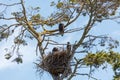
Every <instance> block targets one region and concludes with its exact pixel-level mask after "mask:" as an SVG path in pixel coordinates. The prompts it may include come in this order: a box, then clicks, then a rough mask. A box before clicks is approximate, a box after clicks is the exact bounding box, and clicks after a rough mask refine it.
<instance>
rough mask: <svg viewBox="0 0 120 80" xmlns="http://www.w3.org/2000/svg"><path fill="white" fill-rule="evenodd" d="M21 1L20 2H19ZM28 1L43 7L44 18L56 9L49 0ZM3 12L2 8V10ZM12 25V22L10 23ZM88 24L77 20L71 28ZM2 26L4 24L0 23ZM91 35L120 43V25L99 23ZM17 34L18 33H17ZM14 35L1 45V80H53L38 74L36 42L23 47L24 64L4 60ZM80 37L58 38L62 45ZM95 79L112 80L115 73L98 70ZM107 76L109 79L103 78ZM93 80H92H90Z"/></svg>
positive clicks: (5, 1)
mask: <svg viewBox="0 0 120 80" xmlns="http://www.w3.org/2000/svg"><path fill="white" fill-rule="evenodd" d="M14 1H16V0H0V3H2V2H4V3H11V2H14ZM18 1H19V0H18ZM25 1H26V6H37V5H39V6H41V12H40V13H41V15H43V16H45V17H46V16H49V13H51V11H54V8H52V9H50V7H49V2H50V1H49V0H44V1H43V0H36V2H35V3H34V4H33V2H32V0H25ZM17 9H18V8H17V7H12V8H11V9H9V10H10V11H16V10H17ZM0 10H1V8H0ZM9 23H11V22H9ZM85 23H86V20H85V19H83V20H77V21H76V22H75V23H73V24H72V25H70V27H77V26H81V25H84V24H85ZM0 24H2V22H0ZM90 33H91V34H96V35H102V34H107V35H109V36H111V37H113V38H114V39H117V40H119V41H120V24H118V23H116V22H115V21H112V20H107V21H103V22H102V23H98V24H97V25H96V27H95V28H93V29H92V30H91V31H90ZM16 34H17V33H16ZM16 34H14V35H13V36H11V37H10V39H9V40H8V41H7V42H6V41H2V42H1V43H0V80H52V78H51V75H49V74H47V73H45V74H44V75H43V76H42V77H41V78H40V76H39V74H38V73H36V69H35V68H36V67H35V64H33V62H35V61H36V59H37V58H38V57H37V56H36V55H35V47H34V46H35V45H36V42H34V41H29V45H28V46H26V47H21V49H20V52H21V53H23V54H24V56H23V61H24V62H23V64H16V63H14V62H11V60H6V59H4V55H3V54H4V53H5V50H4V48H6V47H8V48H10V46H11V45H12V44H11V43H12V39H13V38H14V37H15V36H16ZM76 35H78V34H77V33H74V34H72V35H71V34H67V35H64V37H61V38H59V37H57V39H58V40H59V41H61V43H63V42H67V41H70V40H71V39H72V40H73V42H74V41H75V38H74V37H75V36H76ZM115 51H117V52H120V48H117V49H115ZM79 71H88V69H80V70H79ZM94 75H95V76H94V77H96V78H98V79H99V80H112V75H113V72H112V70H111V67H110V66H108V69H106V70H105V71H102V70H101V69H98V70H96V72H95V73H94ZM104 75H106V76H107V77H103V76H104ZM79 78H80V79H84V80H88V78H87V77H85V76H80V77H79V76H78V77H75V78H73V79H72V80H79ZM90 80H92V79H90Z"/></svg>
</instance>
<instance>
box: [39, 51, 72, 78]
mask: <svg viewBox="0 0 120 80" xmlns="http://www.w3.org/2000/svg"><path fill="white" fill-rule="evenodd" d="M70 54H71V53H70V51H68V50H62V51H55V52H50V53H49V54H48V55H47V56H46V57H44V59H43V60H42V61H41V62H40V63H39V67H40V68H41V69H43V70H45V71H47V72H49V73H50V74H51V75H55V76H59V75H63V76H64V77H67V76H68V75H69V74H70V73H71V67H70V61H71V55H70Z"/></svg>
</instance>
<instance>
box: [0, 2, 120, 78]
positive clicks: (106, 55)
mask: <svg viewBox="0 0 120 80" xmlns="http://www.w3.org/2000/svg"><path fill="white" fill-rule="evenodd" d="M119 5H120V1H119V0H58V1H52V2H51V4H50V6H51V7H54V8H55V11H56V12H53V13H51V14H50V15H49V16H48V17H47V18H45V17H43V16H42V15H41V14H40V13H39V12H40V7H39V6H36V7H31V8H30V9H29V10H28V7H27V6H26V5H25V1H24V0H19V1H18V2H17V1H16V2H15V3H10V4H4V3H0V6H3V7H4V10H3V11H1V12H0V21H4V22H5V24H1V26H0V40H1V41H2V40H5V39H8V38H9V37H10V36H11V35H12V34H15V33H16V31H17V30H16V29H19V31H20V33H19V34H17V36H16V37H15V38H14V39H13V41H14V46H13V48H12V49H11V51H10V52H9V53H7V54H6V55H5V58H6V59H8V60H9V59H10V58H11V57H12V56H14V55H13V54H14V53H15V51H16V54H17V55H18V57H16V58H15V59H14V60H13V61H15V62H17V63H22V62H23V61H22V55H21V54H20V53H19V49H20V46H21V45H23V46H27V44H28V39H31V40H36V41H37V45H36V55H37V56H40V61H39V63H35V64H36V66H37V69H38V71H42V70H43V71H47V72H49V73H50V74H51V76H52V77H53V79H54V80H63V79H64V78H66V77H67V80H71V79H72V78H73V77H74V76H76V75H86V76H88V77H89V78H93V77H92V75H91V73H92V71H93V70H94V69H96V68H99V67H100V66H103V69H104V68H105V67H106V66H104V64H106V63H107V64H111V66H112V67H113V71H114V72H115V75H114V80H119V79H120V72H119V69H120V66H119V64H120V62H119V61H120V54H119V53H117V52H114V51H112V49H113V48H117V47H118V44H119V42H118V41H117V40H113V39H112V38H111V37H108V36H106V35H93V34H90V33H89V32H90V31H91V29H92V28H93V27H95V25H96V24H98V23H101V22H102V21H103V20H115V19H119V18H120V16H119V14H116V13H117V12H119V10H118V8H119ZM14 6H15V7H16V6H17V7H19V8H20V10H18V11H14V12H8V14H7V15H9V16H7V15H6V13H5V12H7V10H8V8H11V7H14ZM80 17H83V18H86V19H87V21H88V22H87V23H86V25H84V26H81V27H79V26H78V27H77V28H74V27H73V28H72V29H71V28H69V27H70V25H71V24H72V23H74V22H75V21H77V19H81V18H80ZM11 21H13V22H14V23H7V22H11ZM55 26H62V28H58V27H55ZM61 30H62V31H61ZM74 32H77V33H79V34H80V35H76V36H77V38H76V40H75V41H74V42H73V40H71V41H69V42H67V43H66V42H64V43H61V42H59V41H55V39H52V38H53V37H54V38H56V36H58V37H59V38H62V37H61V35H63V37H64V35H65V34H68V33H69V34H73V33H74ZM51 45H52V46H54V48H53V50H51V52H49V53H48V54H47V53H46V51H47V49H49V48H50V46H51ZM56 45H58V46H59V45H61V46H63V47H62V48H61V49H59V48H57V47H56ZM64 46H66V47H64ZM95 47H103V48H105V50H99V51H96V52H94V51H95V50H94V51H92V50H91V49H93V48H95ZM106 48H107V49H106ZM50 49H51V48H50ZM38 50H39V51H38ZM38 53H39V54H38ZM77 53H78V54H79V55H81V54H80V53H85V54H86V56H84V57H81V56H75V54H77ZM48 63H49V64H48ZM82 66H86V67H87V68H90V71H89V73H85V74H84V73H79V72H77V70H78V69H81V68H82ZM71 67H73V68H71ZM93 79H95V78H93Z"/></svg>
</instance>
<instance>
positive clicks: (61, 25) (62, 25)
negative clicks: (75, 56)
mask: <svg viewBox="0 0 120 80" xmlns="http://www.w3.org/2000/svg"><path fill="white" fill-rule="evenodd" d="M59 33H60V34H61V36H63V34H64V24H63V23H60V24H59Z"/></svg>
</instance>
